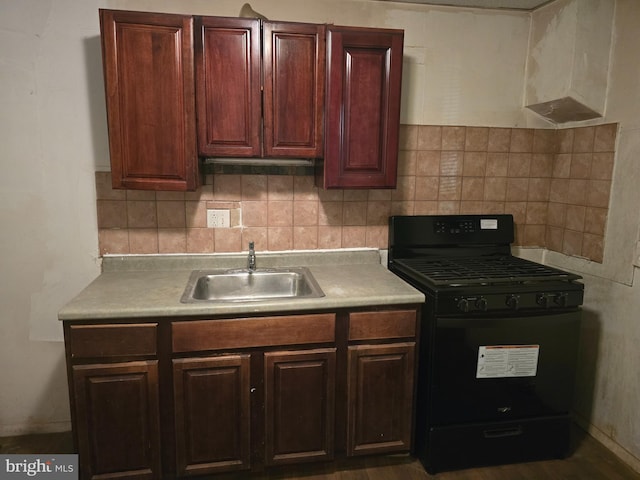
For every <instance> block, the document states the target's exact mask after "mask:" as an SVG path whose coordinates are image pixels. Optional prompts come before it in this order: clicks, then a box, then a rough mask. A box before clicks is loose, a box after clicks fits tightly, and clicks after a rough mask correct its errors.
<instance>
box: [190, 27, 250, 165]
mask: <svg viewBox="0 0 640 480" xmlns="http://www.w3.org/2000/svg"><path fill="white" fill-rule="evenodd" d="M196 31H197V32H198V35H197V38H196V75H197V96H198V99H197V108H198V148H199V151H200V153H201V154H203V155H212V156H237V157H257V156H260V154H261V153H262V149H261V136H260V129H261V115H262V113H261V111H262V106H261V101H262V98H261V92H260V85H261V78H260V23H259V21H258V20H255V19H245V18H223V17H203V18H199V19H197V23H196Z"/></svg>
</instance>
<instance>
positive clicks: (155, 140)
mask: <svg viewBox="0 0 640 480" xmlns="http://www.w3.org/2000/svg"><path fill="white" fill-rule="evenodd" d="M100 25H101V32H102V52H103V66H104V81H105V90H106V104H107V120H108V127H109V149H110V155H111V175H112V179H113V187H114V188H131V189H145V190H195V189H196V188H197V184H198V157H197V148H196V130H195V86H194V67H193V22H192V19H191V17H189V16H183V15H170V14H159V13H142V12H127V11H113V10H100Z"/></svg>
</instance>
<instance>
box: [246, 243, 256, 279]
mask: <svg viewBox="0 0 640 480" xmlns="http://www.w3.org/2000/svg"><path fill="white" fill-rule="evenodd" d="M247 268H248V269H249V271H250V272H254V271H255V270H256V251H255V249H254V247H253V242H249V256H248V257H247Z"/></svg>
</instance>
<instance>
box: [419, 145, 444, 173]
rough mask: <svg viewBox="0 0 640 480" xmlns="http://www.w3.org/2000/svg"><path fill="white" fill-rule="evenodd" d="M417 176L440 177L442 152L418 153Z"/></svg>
mask: <svg viewBox="0 0 640 480" xmlns="http://www.w3.org/2000/svg"><path fill="white" fill-rule="evenodd" d="M416 175H419V176H422V175H427V176H429V175H440V150H424V151H418V152H416Z"/></svg>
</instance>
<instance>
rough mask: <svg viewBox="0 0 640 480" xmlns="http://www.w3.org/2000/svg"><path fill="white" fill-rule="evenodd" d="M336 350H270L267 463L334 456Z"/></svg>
mask: <svg viewBox="0 0 640 480" xmlns="http://www.w3.org/2000/svg"><path fill="white" fill-rule="evenodd" d="M335 364H336V349H335V348H325V349H318V350H307V351H304V350H298V351H284V352H269V353H265V358H264V372H265V463H266V464H267V465H280V464H287V463H298V462H306V461H312V460H331V459H332V458H333V442H334V436H335V433H334V427H333V425H334V410H335V379H336V368H335Z"/></svg>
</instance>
